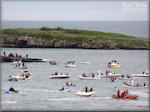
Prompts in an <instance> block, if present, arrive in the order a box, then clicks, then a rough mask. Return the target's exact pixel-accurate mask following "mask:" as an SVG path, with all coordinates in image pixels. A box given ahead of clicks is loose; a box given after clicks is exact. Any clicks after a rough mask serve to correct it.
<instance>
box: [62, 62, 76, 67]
mask: <svg viewBox="0 0 150 112" xmlns="http://www.w3.org/2000/svg"><path fill="white" fill-rule="evenodd" d="M74 63H75V61H68V62H67V63H64V66H65V67H71V68H75V67H76V65H75V64H74Z"/></svg>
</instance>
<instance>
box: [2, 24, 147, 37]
mask: <svg viewBox="0 0 150 112" xmlns="http://www.w3.org/2000/svg"><path fill="white" fill-rule="evenodd" d="M42 26H47V27H49V28H56V27H58V26H59V27H62V28H66V29H82V30H92V31H102V32H111V33H119V34H125V35H130V36H135V37H141V38H148V33H149V29H148V21H2V25H1V27H2V29H7V28H41V27H42Z"/></svg>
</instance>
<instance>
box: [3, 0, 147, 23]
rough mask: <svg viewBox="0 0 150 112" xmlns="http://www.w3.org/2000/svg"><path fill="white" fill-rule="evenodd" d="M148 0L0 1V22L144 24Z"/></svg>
mask: <svg viewBox="0 0 150 112" xmlns="http://www.w3.org/2000/svg"><path fill="white" fill-rule="evenodd" d="M148 6H149V5H148V0H144V1H136V0H134V1H129V0H128V1H126V0H124V1H121V0H120V1H119V0H116V1H115V0H114V1H111V0H110V1H109V0H107V1H102V0H99V1H98V0H94V1H92V0H81V1H79V0H78V1H73V0H72V1H68V0H62V1H61V0H59V1H53V0H44V1H42V0H35V1H34V0H27V1H24V0H20V1H19V0H18V1H17V0H12V1H11V0H2V1H1V19H2V20H26V21H28V20H32V21H51V20H54V21H145V20H148V19H149V18H148V17H149V15H148V13H149V12H148Z"/></svg>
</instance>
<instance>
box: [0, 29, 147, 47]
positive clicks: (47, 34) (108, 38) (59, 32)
mask: <svg viewBox="0 0 150 112" xmlns="http://www.w3.org/2000/svg"><path fill="white" fill-rule="evenodd" d="M2 33H3V34H8V35H15V36H31V37H35V38H44V39H47V40H51V39H56V40H62V39H64V40H68V41H70V42H73V41H76V42H81V41H83V40H84V41H86V42H90V40H92V41H94V42H96V43H117V44H120V45H121V44H122V45H126V46H130V47H133V46H141V47H145V46H147V45H149V40H144V39H140V38H136V37H133V36H127V35H122V34H116V33H105V32H98V31H88V30H77V29H63V28H61V27H57V28H48V27H44V28H43V27H42V28H41V29H24V28H18V29H4V30H2Z"/></svg>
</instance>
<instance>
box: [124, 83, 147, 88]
mask: <svg viewBox="0 0 150 112" xmlns="http://www.w3.org/2000/svg"><path fill="white" fill-rule="evenodd" d="M123 87H146V84H143V85H140V84H139V83H137V84H136V85H131V84H128V83H126V82H124V83H123Z"/></svg>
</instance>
